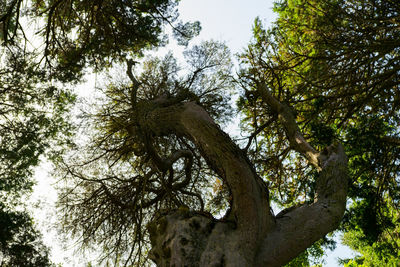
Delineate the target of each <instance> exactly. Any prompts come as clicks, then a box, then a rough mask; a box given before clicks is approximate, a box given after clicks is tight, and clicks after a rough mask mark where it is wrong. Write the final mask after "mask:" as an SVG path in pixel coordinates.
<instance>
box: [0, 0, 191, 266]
mask: <svg viewBox="0 0 400 267" xmlns="http://www.w3.org/2000/svg"><path fill="white" fill-rule="evenodd" d="M29 4H30V6H26V5H24V3H23V1H22V0H16V1H14V0H12V1H8V0H4V1H3V0H2V1H0V42H1V47H0V64H1V65H0V75H1V76H0V110H1V112H0V132H1V135H0V174H1V178H0V192H1V193H0V199H1V205H0V225H1V230H0V264H1V266H49V265H50V261H49V258H48V249H47V248H46V247H44V245H43V244H42V242H41V236H40V234H39V232H38V231H37V230H36V229H35V223H34V219H32V218H31V215H30V213H29V211H28V210H27V208H26V207H25V206H26V205H25V203H24V202H23V201H22V200H21V199H22V197H25V196H28V195H29V193H30V192H31V191H32V186H33V185H34V183H35V181H33V179H32V174H33V168H34V167H35V166H37V165H38V164H39V161H40V160H39V159H40V156H42V155H46V156H47V157H49V158H50V159H54V158H56V157H57V155H58V154H59V153H60V152H61V150H62V147H63V145H64V144H65V143H68V140H69V138H70V137H71V135H70V134H71V132H72V129H71V125H70V123H69V122H68V115H67V112H68V111H69V109H70V107H71V106H72V105H71V104H72V103H73V102H74V100H75V96H74V95H73V94H71V91H70V90H68V89H66V88H67V85H66V84H65V83H66V82H77V81H78V80H79V78H80V77H81V75H80V71H81V70H82V68H83V67H84V66H85V64H86V63H85V62H83V61H82V57H80V55H81V53H83V51H85V52H84V53H86V55H88V54H90V53H93V50H96V49H102V50H103V51H107V49H106V48H104V47H103V46H106V47H107V46H108V47H111V44H110V43H109V44H106V43H105V42H104V41H103V42H101V41H100V39H102V38H103V39H104V33H105V32H106V33H107V34H108V35H112V34H116V32H114V31H115V30H116V31H117V32H118V34H121V32H122V30H123V32H124V33H125V34H128V35H129V37H130V38H133V39H134V41H132V39H130V38H125V39H124V40H125V41H126V43H122V42H118V44H120V45H121V47H124V49H123V50H124V51H125V52H126V50H133V51H134V53H139V52H140V51H141V50H142V49H144V48H146V47H148V46H151V45H159V44H160V43H162V42H163V38H162V35H161V34H160V31H161V26H160V25H161V24H163V23H166V22H167V21H168V20H170V21H171V23H172V20H174V19H175V17H176V16H175V15H174V14H173V12H172V11H173V7H174V4H173V2H172V1H153V2H152V3H147V2H146V3H139V4H138V5H137V6H135V7H131V4H130V3H125V4H123V3H120V1H115V2H113V3H101V2H98V3H94V2H88V1H32V2H31V3H29ZM121 6H123V7H125V6H128V7H127V8H126V9H123V8H121ZM129 8H136V9H137V12H134V13H132V11H131V10H129ZM117 10H118V11H119V12H122V13H124V12H125V13H124V14H125V15H126V12H128V13H129V12H130V13H131V14H133V15H135V14H136V15H135V16H131V17H130V20H129V19H128V17H126V18H122V17H121V16H120V15H121V14H118V12H117ZM77 11H79V12H77ZM111 13H112V14H113V17H112V18H110V17H109V16H108V15H109V14H111ZM23 16H25V18H31V19H32V18H34V17H35V16H36V17H37V18H38V19H39V20H40V19H41V17H46V22H44V23H43V24H42V25H44V26H43V29H42V30H41V31H39V33H38V34H39V35H42V37H43V40H44V49H43V51H40V50H38V49H35V48H34V47H33V46H32V45H30V40H28V37H27V34H26V33H25V27H24V25H23V24H22V23H21V22H20V21H21V19H20V18H21V17H23ZM81 16H83V17H85V18H89V17H90V18H91V19H92V20H91V23H88V24H86V23H85V24H79V23H78V22H80V21H81V20H80V19H82V17H81ZM121 18H122V19H123V21H121V20H120V19H121ZM109 19H111V21H107V20H109ZM38 25H40V23H39V24H38ZM77 25H79V26H80V28H79V29H77ZM115 25H118V27H119V28H118V27H116V26H115ZM138 25H139V27H137V26H138ZM25 26H26V25H25ZM128 26H129V27H128ZM188 26H191V24H190V25H189V24H186V25H183V24H182V23H180V24H179V23H178V24H177V25H176V26H175V30H176V31H178V32H180V33H182V35H178V34H177V36H178V37H179V38H180V41H181V42H185V40H186V39H187V38H189V37H190V35H191V34H195V32H196V30H197V28H196V27H198V25H197V24H194V25H193V27H188ZM57 27H58V28H57ZM60 28H62V29H60ZM94 28H95V29H94ZM56 29H59V30H56ZM126 29H130V30H131V31H128V32H126ZM74 31H76V32H77V33H78V39H75V40H72V39H73V38H72V37H71V35H73V34H72V32H74ZM132 31H133V32H132ZM92 32H95V33H96V36H91V33H92ZM89 36H90V38H91V40H89V39H88V38H89ZM107 40H110V39H107ZM74 41H76V42H75V43H74ZM112 42H114V41H113V40H112ZM78 43H79V44H80V45H78V46H77V45H76V44H78ZM130 43H135V46H134V47H133V46H132V45H129V44H130ZM128 46H129V49H127V47H128ZM121 50H122V49H121V48H118V47H116V46H115V45H112V51H111V50H110V49H108V52H107V53H108V55H106V54H103V55H97V58H96V56H94V55H93V56H91V57H89V56H88V57H87V58H90V60H92V61H91V63H93V62H94V61H96V64H99V65H101V66H104V65H105V64H106V63H107V58H109V57H110V55H112V57H113V58H116V57H117V55H118V56H119V57H122V56H123V55H122V53H121ZM84 59H86V58H84ZM93 65H95V64H94V63H93V64H92V66H93ZM101 66H98V67H97V68H101ZM60 82H61V83H60Z"/></svg>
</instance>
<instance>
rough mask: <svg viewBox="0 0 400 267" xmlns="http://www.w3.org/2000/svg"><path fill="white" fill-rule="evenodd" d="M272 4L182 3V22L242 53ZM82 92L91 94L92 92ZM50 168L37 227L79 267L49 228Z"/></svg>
mask: <svg viewBox="0 0 400 267" xmlns="http://www.w3.org/2000/svg"><path fill="white" fill-rule="evenodd" d="M272 5H273V1H272V0H246V1H244V0H182V1H181V2H180V5H179V12H180V19H182V20H183V21H196V20H198V21H200V23H201V26H202V31H201V33H200V35H199V36H198V37H196V38H195V39H194V40H193V42H199V41H202V40H210V39H213V40H217V41H224V42H225V43H226V44H227V45H228V47H229V48H230V49H231V52H232V53H233V54H235V53H239V52H241V51H243V50H244V48H245V47H246V44H247V43H248V42H249V40H250V38H251V29H252V25H253V22H254V19H255V18H256V17H257V16H259V17H260V18H261V20H262V21H263V23H264V25H265V26H267V27H268V25H270V24H271V23H272V22H273V20H274V19H275V17H276V16H275V15H274V13H273V11H272ZM166 49H172V50H173V51H174V53H175V56H177V57H179V56H180V55H179V54H180V53H181V52H182V50H181V49H178V48H176V46H173V45H172V46H170V47H167V48H166ZM95 83H96V81H95V79H94V78H93V76H88V82H87V83H86V84H84V85H83V86H82V87H85V88H86V89H87V88H88V87H93V86H94V85H95ZM82 91H85V92H87V93H88V92H90V91H89V90H82ZM229 129H230V131H231V133H230V134H235V133H234V131H235V125H233V126H231V127H230V128H229ZM49 169H51V165H49V163H44V164H42V165H41V166H40V167H39V168H38V169H37V170H36V179H37V180H38V185H37V186H36V187H35V192H34V196H33V202H35V203H37V204H45V206H47V207H49V208H46V209H35V210H34V216H35V217H36V218H40V220H39V222H38V224H39V226H41V227H42V229H43V235H44V240H45V242H46V243H47V244H48V245H49V246H50V247H51V248H52V259H53V260H54V261H55V262H56V263H63V266H64V267H74V266H76V267H80V266H82V263H81V262H80V261H79V260H78V258H77V257H74V256H73V245H71V244H66V243H64V242H62V241H60V240H57V238H56V237H57V236H58V233H57V232H56V231H55V230H54V229H50V228H48V227H46V225H49V222H50V224H51V223H55V216H54V210H53V209H52V208H51V207H52V206H54V202H55V200H56V198H57V195H56V193H55V190H53V189H52V184H53V183H54V181H52V180H51V178H50V176H49V175H48V170H49ZM352 255H353V253H352V252H351V250H350V249H348V248H347V247H345V246H343V245H340V244H339V245H338V247H337V249H336V250H335V251H334V252H330V253H328V257H327V258H325V261H326V264H324V266H327V267H336V266H339V265H338V263H337V261H336V258H337V257H341V258H348V257H352Z"/></svg>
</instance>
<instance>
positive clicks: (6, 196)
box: [0, 47, 74, 266]
mask: <svg viewBox="0 0 400 267" xmlns="http://www.w3.org/2000/svg"><path fill="white" fill-rule="evenodd" d="M0 49H1V68H0V73H1V76H0V110H1V111H0V174H1V175H0V203H1V210H0V213H1V215H0V216H1V223H0V224H1V226H2V228H1V229H2V230H1V233H0V242H1V247H0V254H2V257H1V258H2V264H4V265H6V266H45V265H48V264H49V261H48V258H47V250H46V249H45V248H44V247H43V245H42V244H41V243H40V235H39V234H38V232H37V231H36V230H35V227H34V222H33V220H32V219H31V218H30V217H29V213H28V212H27V211H24V210H25V208H24V205H23V203H22V202H21V197H22V196H26V194H29V192H30V191H31V190H32V186H33V184H34V181H33V180H32V175H33V168H34V167H35V166H37V165H38V164H39V157H40V156H41V155H42V154H43V153H44V152H46V151H47V152H48V153H52V154H53V155H55V154H54V153H58V152H57V151H58V149H50V145H55V144H57V143H59V144H62V143H65V142H67V139H68V128H69V126H68V123H67V122H66V121H65V117H64V112H65V111H66V110H67V107H68V106H69V105H70V104H71V102H73V100H74V97H73V96H72V95H70V93H69V92H68V91H66V90H59V89H57V88H55V87H54V86H52V85H51V84H47V83H43V82H42V80H44V79H46V75H47V74H46V72H44V71H42V70H40V68H38V66H37V65H35V63H34V57H33V55H31V54H28V53H22V52H21V50H20V49H18V48H17V47H9V48H0ZM61 130H65V131H66V132H65V134H62V135H61V134H60V131H61ZM51 151H52V152H51ZM49 155H50V154H49ZM17 210H18V211H17Z"/></svg>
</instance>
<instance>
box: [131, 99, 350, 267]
mask: <svg viewBox="0 0 400 267" xmlns="http://www.w3.org/2000/svg"><path fill="white" fill-rule="evenodd" d="M143 110H144V111H143V112H142V114H138V116H137V118H139V121H138V124H139V125H140V128H141V129H142V130H144V131H146V132H147V133H150V134H152V135H155V136H162V135H168V134H176V135H180V136H186V137H187V138H189V139H191V140H192V141H193V142H194V143H195V144H196V146H197V148H198V149H199V150H200V152H201V154H202V156H203V157H204V158H205V159H206V161H207V163H208V164H209V166H210V167H211V168H212V169H213V170H214V171H215V172H216V173H217V174H218V175H219V176H220V177H221V178H222V179H223V180H224V181H225V182H226V183H227V184H228V186H229V188H230V190H231V193H232V207H231V213H230V216H229V217H228V218H226V219H225V220H223V221H218V220H215V219H213V218H210V217H208V216H206V215H203V214H198V213H195V212H190V211H188V210H185V209H181V210H178V211H174V212H171V213H170V214H167V215H165V216H163V217H161V218H159V219H158V220H157V221H155V222H153V223H151V224H150V225H149V232H150V239H151V244H152V250H151V251H150V254H149V257H150V258H151V259H152V260H153V261H154V262H155V263H156V264H157V265H158V266H241V267H242V266H281V265H283V264H285V263H287V262H289V261H290V260H291V259H293V258H294V257H296V256H297V255H298V254H299V253H301V252H302V251H304V250H305V249H306V248H307V247H309V246H311V245H312V243H313V242H315V241H317V240H318V239H320V238H322V237H323V236H324V235H325V234H327V233H328V232H330V231H332V230H334V229H335V228H336V227H337V226H338V224H339V222H340V220H341V218H342V215H343V213H344V208H345V203H346V193H347V158H346V155H345V154H344V151H343V148H342V146H341V145H334V146H331V147H329V148H328V149H326V151H325V153H319V154H318V153H317V152H316V151H315V150H313V149H311V148H310V147H309V146H307V145H308V144H302V145H301V146H300V147H301V148H306V149H307V151H306V154H307V157H308V158H310V159H312V160H315V157H318V161H319V163H318V166H319V168H320V169H321V172H320V176H319V178H318V181H317V197H316V199H315V202H314V203H313V204H311V205H303V206H301V207H298V208H295V209H293V210H291V211H290V212H287V213H285V214H283V213H281V214H278V215H277V216H274V215H273V214H272V213H271V210H270V206H269V197H268V189H267V188H266V186H265V184H264V182H263V181H262V179H261V178H260V177H259V176H258V175H257V173H256V172H255V170H254V168H253V166H252V165H251V163H250V161H249V160H248V158H247V157H246V155H245V154H244V153H243V151H242V150H241V149H240V148H239V147H238V146H237V145H236V144H235V143H234V142H233V141H232V140H231V139H230V138H229V136H228V135H227V134H225V133H224V132H223V131H222V130H221V129H220V128H219V127H218V125H217V124H215V123H214V122H213V120H212V119H211V118H210V117H209V115H208V114H207V112H206V111H205V110H204V109H203V108H202V107H200V106H199V105H197V104H195V103H194V102H187V103H177V104H176V103H175V104H172V105H169V106H163V105H157V106H155V107H153V108H147V109H143ZM296 129H297V128H296ZM295 134H297V133H295ZM310 155H311V156H310ZM313 163H315V162H313Z"/></svg>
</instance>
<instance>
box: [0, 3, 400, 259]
mask: <svg viewBox="0 0 400 267" xmlns="http://www.w3.org/2000/svg"><path fill="white" fill-rule="evenodd" d="M178 2H179V1H166V0H154V1H139V0H135V1H114V0H107V1H79V0H68V1H59V0H54V1H53V0H45V1H42V0H34V1H31V2H29V4H28V5H27V6H26V7H25V6H24V5H23V1H22V0H0V3H1V5H0V40H1V41H2V48H1V49H2V50H1V51H2V58H1V59H2V61H1V69H0V73H1V76H0V106H1V113H0V115H1V117H0V131H1V136H0V150H1V151H2V153H0V156H1V161H0V171H1V172H2V177H1V178H0V190H1V191H2V192H5V193H4V194H1V197H2V198H4V200H2V204H1V206H0V220H1V222H2V224H4V225H7V226H8V227H6V228H4V229H5V230H2V231H3V232H1V235H0V249H1V250H0V253H2V254H0V255H5V256H6V258H5V259H6V262H5V264H8V265H11V266H12V265H18V264H20V265H21V264H22V263H19V262H17V259H20V260H22V261H26V262H28V265H29V264H31V265H32V266H46V265H49V264H50V263H49V260H48V256H47V252H46V251H47V250H45V249H42V244H41V243H40V241H37V240H38V238H39V236H38V235H37V232H36V230H34V227H33V226H34V222H33V220H32V219H31V218H30V217H29V215H28V213H27V212H19V211H18V209H17V207H18V205H21V203H20V201H16V200H15V196H21V195H23V194H26V193H28V192H29V191H30V190H31V188H32V183H33V182H32V179H31V176H32V168H33V167H34V166H36V165H37V164H38V162H39V157H40V155H47V156H50V157H51V159H53V161H54V163H55V165H56V169H55V170H54V174H55V176H57V177H58V178H60V180H61V182H60V183H59V188H60V199H59V214H60V218H61V220H62V228H63V230H64V231H66V232H68V233H72V234H73V235H74V236H75V237H78V238H79V240H80V241H81V243H82V245H84V246H87V247H94V246H96V247H98V248H100V250H101V257H100V258H101V260H103V261H107V262H113V263H112V264H114V265H118V264H121V265H125V266H128V265H134V266H147V265H149V263H150V260H152V261H154V262H155V263H156V264H157V265H159V266H170V265H173V264H175V265H176V266H183V265H185V264H186V265H188V264H189V265H192V266H225V265H226V266H281V265H284V264H288V266H300V265H303V266H309V264H310V262H309V261H310V260H312V258H314V259H315V260H318V259H319V258H320V256H321V255H322V254H323V249H325V248H332V247H334V242H333V241H332V240H331V238H330V237H329V236H327V234H328V233H330V232H332V231H334V230H337V229H339V230H341V231H342V232H343V233H344V237H343V242H344V243H345V244H347V245H348V246H350V247H351V248H352V249H354V250H356V251H357V252H359V253H360V255H361V256H357V257H356V258H354V259H344V260H343V263H344V264H346V265H347V266H356V265H357V264H359V265H362V264H364V265H367V266H374V265H378V266H379V265H386V266H391V265H393V266H395V265H397V264H399V260H398V259H399V258H400V254H399V253H400V252H399V251H400V249H399V246H400V238H399V236H400V232H399V231H400V212H399V210H400V209H399V200H400V188H399V187H400V180H399V179H400V178H399V177H400V175H399V172H400V166H399V164H400V136H399V134H400V131H399V123H400V112H399V108H400V89H399V82H400V80H399V78H398V77H400V76H399V66H400V64H399V49H400V40H399V37H400V36H399V35H400V31H399V22H400V21H399V18H400V17H399V16H400V15H399V11H400V5H399V4H398V3H397V1H395V0H388V1H379V0H351V1H345V0H329V1H326V0H324V1H322V0H312V1H306V0H282V1H278V2H276V3H275V9H274V11H275V12H276V13H277V14H278V18H277V20H276V22H275V23H274V24H273V25H272V27H271V28H269V29H265V27H264V26H263V25H262V22H261V20H260V19H258V18H257V19H256V20H255V23H254V26H253V38H252V40H251V41H250V43H249V45H248V47H247V48H246V49H245V50H244V51H243V52H242V53H241V54H240V55H239V56H238V60H239V70H238V72H237V74H233V72H232V67H233V63H232V56H231V55H230V52H229V49H228V47H227V46H226V45H225V44H223V43H220V42H216V41H204V42H202V43H200V44H196V45H189V44H190V42H189V40H190V39H191V38H192V37H193V36H195V35H197V34H198V33H199V31H200V24H199V23H198V22H181V21H179V19H178V17H179V14H178V12H177V9H176V6H177V4H178ZM22 18H31V19H36V21H37V25H38V27H39V30H38V31H37V32H36V33H35V35H36V36H37V37H36V38H38V39H39V40H40V42H42V45H41V46H40V48H34V47H33V46H30V45H29V44H27V38H28V37H27V35H26V34H25V32H24V26H23V23H22V22H21V20H22ZM167 27H170V29H171V32H172V35H174V37H175V38H176V39H177V41H178V43H180V44H182V45H185V46H187V47H186V49H185V52H184V57H185V61H186V62H185V63H178V61H177V60H176V59H175V58H174V56H173V54H172V53H168V54H167V55H165V56H164V57H163V58H157V57H146V58H143V55H144V51H146V50H151V49H153V48H157V47H159V46H163V45H165V44H166V42H167V40H168V37H167V30H166V28H167ZM89 70H92V71H95V72H97V73H100V72H101V73H108V75H109V79H108V81H107V82H105V83H104V85H103V86H102V87H101V88H100V89H97V90H98V96H99V97H98V98H97V99H96V101H95V102H94V103H93V106H91V107H90V108H87V110H86V111H85V112H83V111H81V112H82V113H80V114H79V118H78V119H77V120H76V121H72V120H69V119H68V118H67V114H71V113H69V111H70V107H71V106H72V104H73V103H74V101H75V96H74V95H73V94H71V91H70V90H69V89H68V86H69V85H70V84H73V83H78V82H81V81H82V80H83V78H84V77H83V75H84V73H85V72H86V71H89ZM115 70H117V71H115ZM45 81H46V82H45ZM234 94H238V95H239V96H238V99H237V103H236V104H237V107H234V106H232V104H231V97H232V95H234ZM235 114H240V116H241V119H242V120H241V125H240V126H241V131H242V135H243V136H245V137H244V138H242V139H237V140H233V139H232V138H230V137H229V135H228V134H226V133H225V132H224V131H223V130H222V129H221V126H222V125H224V124H225V123H227V122H228V121H229V120H230V119H231V118H232V117H233V116H234V115H235ZM74 126H75V127H74ZM74 134H75V135H74ZM271 202H273V203H274V204H275V205H278V206H279V207H281V208H283V210H282V211H281V212H280V213H278V214H274V211H273V210H272V209H271ZM20 255H24V256H20ZM2 264H3V263H2ZM24 264H25V265H26V264H27V263H24ZM22 265H23V264H22Z"/></svg>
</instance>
